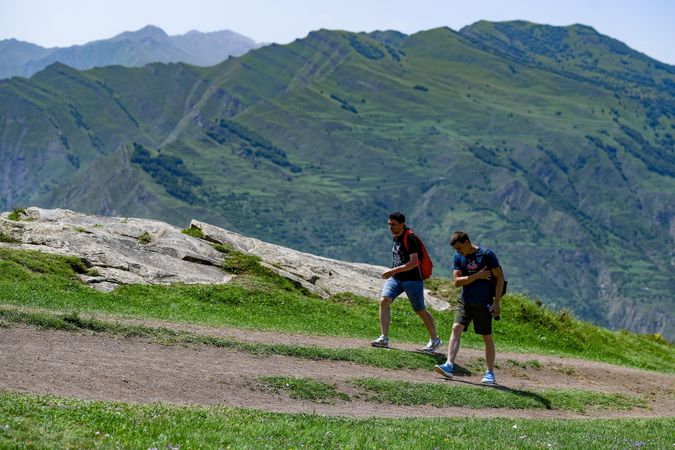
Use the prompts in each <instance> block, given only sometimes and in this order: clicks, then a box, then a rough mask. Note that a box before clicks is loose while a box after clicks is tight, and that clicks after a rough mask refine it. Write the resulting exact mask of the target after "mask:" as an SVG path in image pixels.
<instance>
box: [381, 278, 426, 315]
mask: <svg viewBox="0 0 675 450" xmlns="http://www.w3.org/2000/svg"><path fill="white" fill-rule="evenodd" d="M403 292H405V293H406V295H407V296H408V300H410V306H412V309H413V311H424V309H425V306H424V281H422V280H410V281H399V280H397V279H396V278H394V277H391V278H389V279H388V280H387V281H386V282H385V283H384V286H383V287H382V297H387V298H390V299H392V300H394V299H395V298H396V297H398V296H399V295H401V294H402V293H403Z"/></svg>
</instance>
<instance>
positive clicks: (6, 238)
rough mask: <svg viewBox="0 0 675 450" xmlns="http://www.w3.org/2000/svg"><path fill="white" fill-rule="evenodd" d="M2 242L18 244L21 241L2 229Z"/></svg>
mask: <svg viewBox="0 0 675 450" xmlns="http://www.w3.org/2000/svg"><path fill="white" fill-rule="evenodd" d="M0 242H6V243H8V244H18V243H19V241H17V240H16V239H14V238H12V237H11V236H7V235H6V234H5V233H3V232H2V231H0Z"/></svg>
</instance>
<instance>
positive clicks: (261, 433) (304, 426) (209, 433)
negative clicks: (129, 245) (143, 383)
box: [0, 393, 675, 449]
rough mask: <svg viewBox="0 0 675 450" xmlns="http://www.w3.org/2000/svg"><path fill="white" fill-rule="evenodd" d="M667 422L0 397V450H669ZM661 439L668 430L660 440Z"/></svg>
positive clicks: (669, 422) (674, 422) (671, 423)
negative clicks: (376, 415) (372, 415)
mask: <svg viewBox="0 0 675 450" xmlns="http://www.w3.org/2000/svg"><path fill="white" fill-rule="evenodd" d="M674 427H675V419H673V418H664V419H649V420H645V419H625V420H621V419H615V420H603V419H598V420H586V419H582V420H528V419H509V418H496V419H482V418H474V417H461V418H433V419H411V418H405V419H396V418H386V419H347V418H331V417H322V416H317V415H308V414H277V413H267V412H260V411H255V410H242V409H231V408H223V407H208V408H203V407H192V406H172V405H161V404H149V405H135V404H125V403H117V402H101V401H83V400H71V399H66V398H59V397H53V396H37V395H26V394H14V393H0V447H1V448H36V449H37V448H40V449H43V448H44V449H52V448H54V449H55V448H139V449H141V448H142V449H148V448H158V449H159V448H162V449H164V448H177V446H180V448H230V447H232V448H275V449H276V448H285V449H291V448H293V449H299V448H392V449H393V448H395V449H399V448H400V449H412V448H414V449H417V448H425V449H429V448H467V449H469V448H526V449H529V448H569V449H575V448H590V449H594V448H598V449H599V448H636V447H640V448H647V449H650V448H671V446H672V445H673V435H672V429H673V428H674ZM668 430H671V431H668Z"/></svg>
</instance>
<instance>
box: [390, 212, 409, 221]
mask: <svg viewBox="0 0 675 450" xmlns="http://www.w3.org/2000/svg"><path fill="white" fill-rule="evenodd" d="M389 218H390V219H391V220H395V221H397V222H398V223H405V215H404V214H403V213H402V212H401V211H394V212H393V213H391V214H389Z"/></svg>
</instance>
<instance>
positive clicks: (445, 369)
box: [434, 361, 455, 379]
mask: <svg viewBox="0 0 675 450" xmlns="http://www.w3.org/2000/svg"><path fill="white" fill-rule="evenodd" d="M434 370H435V371H436V372H438V373H440V374H441V375H443V376H444V377H446V378H450V379H452V376H453V372H454V370H455V368H454V367H452V363H451V362H449V361H448V362H446V363H445V364H438V365H436V366H434Z"/></svg>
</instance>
